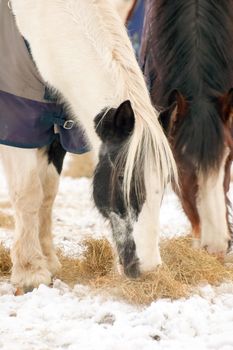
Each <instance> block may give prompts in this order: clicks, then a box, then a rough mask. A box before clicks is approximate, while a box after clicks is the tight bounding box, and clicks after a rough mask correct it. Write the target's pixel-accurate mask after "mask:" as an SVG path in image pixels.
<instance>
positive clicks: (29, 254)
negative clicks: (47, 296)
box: [1, 146, 51, 291]
mask: <svg viewBox="0 0 233 350" xmlns="http://www.w3.org/2000/svg"><path fill="white" fill-rule="evenodd" d="M1 151H2V160H3V166H4V168H5V172H6V176H7V180H8V185H9V193H10V198H11V202H12V206H13V208H14V211H15V238H14V243H13V247H12V249H11V259H12V263H13V267H12V275H11V281H12V283H13V284H14V285H15V286H17V287H19V288H23V289H24V290H25V291H27V290H30V289H32V288H33V287H38V286H39V284H41V283H43V284H47V285H48V284H50V282H51V273H50V272H49V270H48V268H47V260H46V258H45V256H44V254H43V252H42V249H41V244H40V240H39V210H40V207H41V204H42V200H43V191H42V185H41V181H40V177H39V174H38V159H37V152H38V151H37V150H35V149H30V150H27V149H20V148H12V147H7V146H1Z"/></svg>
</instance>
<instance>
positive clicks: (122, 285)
mask: <svg viewBox="0 0 233 350" xmlns="http://www.w3.org/2000/svg"><path fill="white" fill-rule="evenodd" d="M83 244H84V247H85V252H84V255H83V256H82V258H80V259H77V258H71V257H67V256H64V255H63V254H62V252H61V251H59V252H58V254H59V258H60V261H61V263H62V269H61V271H60V273H59V274H58V276H57V277H59V278H60V279H61V280H63V281H64V282H66V283H67V284H69V285H70V286H72V287H73V286H74V285H75V284H77V283H83V284H87V285H90V286H91V287H92V288H93V290H97V291H99V290H102V291H106V292H108V293H110V294H113V295H116V296H118V297H121V298H124V299H126V300H127V301H129V302H131V303H136V304H148V303H151V302H152V301H153V300H156V299H158V298H171V299H177V298H180V297H186V296H189V295H190V293H191V291H192V288H193V287H195V286H197V285H198V284H199V283H201V282H208V283H210V284H212V285H218V284H219V283H220V282H223V281H226V280H233V267H231V268H227V267H225V266H224V265H223V264H222V263H221V262H220V261H218V260H217V258H215V257H213V256H211V255H209V254H208V253H207V252H205V251H199V250H194V249H192V248H191V238H189V237H179V238H173V239H167V240H163V241H162V243H161V254H162V259H163V262H164V263H163V265H162V266H160V267H158V268H157V269H156V270H155V271H154V272H151V273H147V274H144V275H143V276H142V277H140V278H138V279H135V280H130V279H128V278H126V277H122V276H120V275H119V274H118V273H116V272H115V271H114V254H113V250H112V247H111V245H110V243H109V242H108V241H107V240H106V239H99V240H95V239H91V238H90V239H87V240H85V241H84V242H83ZM0 247H1V246H0ZM0 259H1V260H0V274H2V275H4V271H5V274H6V273H9V272H10V267H11V263H10V258H9V252H7V251H6V249H5V248H3V247H1V250H0Z"/></svg>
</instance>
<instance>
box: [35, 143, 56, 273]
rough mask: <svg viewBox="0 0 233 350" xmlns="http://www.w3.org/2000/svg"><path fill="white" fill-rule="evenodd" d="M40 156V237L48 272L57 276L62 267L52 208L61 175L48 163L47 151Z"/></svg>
mask: <svg viewBox="0 0 233 350" xmlns="http://www.w3.org/2000/svg"><path fill="white" fill-rule="evenodd" d="M39 156H40V158H42V159H43V160H42V161H41V162H40V164H41V165H42V166H41V167H40V178H41V183H42V189H43V194H44V196H43V201H42V204H41V207H40V212H39V220H40V230H39V237H40V244H41V247H42V251H43V254H44V255H45V257H46V258H47V263H48V270H49V271H50V272H51V274H52V275H55V274H56V272H57V271H58V270H59V269H60V267H61V264H60V262H59V260H58V258H57V255H56V252H55V248H54V246H53V237H52V208H53V203H54V200H55V198H56V195H57V191H58V185H59V173H58V171H57V169H56V168H55V166H54V164H53V163H52V162H51V163H50V164H49V163H48V153H47V150H45V149H42V150H40V151H39Z"/></svg>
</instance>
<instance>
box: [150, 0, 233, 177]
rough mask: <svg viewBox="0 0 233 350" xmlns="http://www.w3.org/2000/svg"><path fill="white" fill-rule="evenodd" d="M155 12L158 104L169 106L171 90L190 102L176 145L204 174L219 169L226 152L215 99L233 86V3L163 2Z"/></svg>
mask: <svg viewBox="0 0 233 350" xmlns="http://www.w3.org/2000/svg"><path fill="white" fill-rule="evenodd" d="M153 11H154V12H153V23H152V29H151V30H152V32H153V34H152V36H153V37H154V38H155V40H154V42H155V46H154V48H153V53H154V55H155V61H156V65H157V71H158V72H157V73H158V84H159V87H160V89H158V85H156V83H155V88H154V89H153V96H152V98H153V100H154V103H155V105H156V104H157V105H165V106H166V104H167V99H168V94H169V92H170V91H171V90H172V89H178V90H179V91H180V92H181V93H182V94H183V95H184V97H185V98H186V99H187V100H191V103H190V108H189V112H188V115H186V117H185V118H184V121H183V123H182V125H181V127H180V130H179V131H178V133H177V136H176V147H177V148H178V147H179V149H186V150H187V154H190V156H191V157H192V156H193V157H194V159H195V161H196V162H197V165H198V166H199V167H200V168H202V170H203V171H206V170H208V169H209V168H213V167H218V166H219V164H220V161H221V157H222V155H223V148H224V133H223V123H222V122H221V118H220V114H219V111H218V110H217V108H216V106H215V104H214V103H212V102H210V101H211V98H213V97H216V96H220V95H221V94H223V93H226V92H227V91H228V90H229V89H230V88H231V87H232V82H233V36H232V32H233V21H232V19H233V3H232V2H231V1H224V2H220V1H217V0H203V1H198V0H177V1H176V2H169V1H165V0H160V1H157V2H156V5H155V7H154V10H153Z"/></svg>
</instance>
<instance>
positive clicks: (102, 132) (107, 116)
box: [94, 100, 135, 142]
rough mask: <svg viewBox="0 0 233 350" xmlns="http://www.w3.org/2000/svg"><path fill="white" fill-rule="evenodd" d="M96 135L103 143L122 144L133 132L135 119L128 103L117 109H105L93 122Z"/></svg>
mask: <svg viewBox="0 0 233 350" xmlns="http://www.w3.org/2000/svg"><path fill="white" fill-rule="evenodd" d="M94 123H95V130H96V133H97V135H98V136H99V137H100V138H101V140H102V141H103V142H107V141H108V142H122V141H124V140H125V139H126V138H127V137H128V136H129V135H130V133H131V132H132V131H133V128H134V123H135V118H134V112H133V109H132V107H131V103H130V101H128V100H127V101H125V102H123V103H122V104H121V105H120V106H119V107H118V108H110V109H105V110H103V111H102V112H101V113H99V114H98V115H97V116H96V117H95V120H94Z"/></svg>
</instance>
